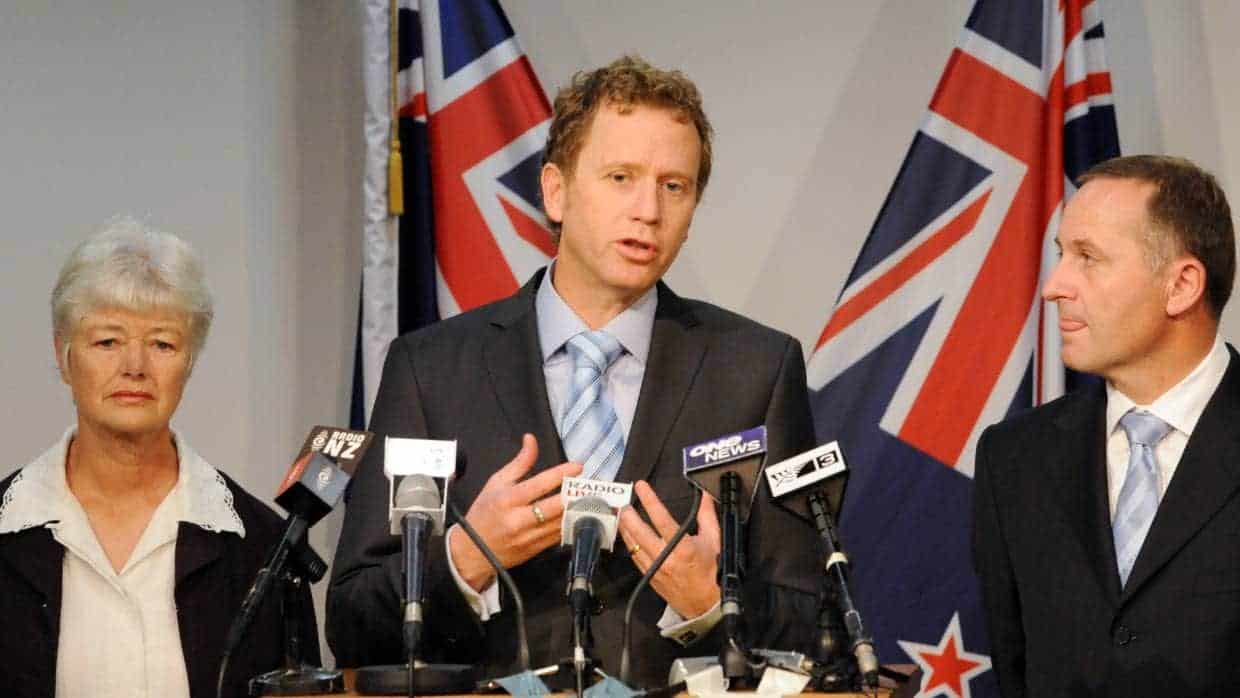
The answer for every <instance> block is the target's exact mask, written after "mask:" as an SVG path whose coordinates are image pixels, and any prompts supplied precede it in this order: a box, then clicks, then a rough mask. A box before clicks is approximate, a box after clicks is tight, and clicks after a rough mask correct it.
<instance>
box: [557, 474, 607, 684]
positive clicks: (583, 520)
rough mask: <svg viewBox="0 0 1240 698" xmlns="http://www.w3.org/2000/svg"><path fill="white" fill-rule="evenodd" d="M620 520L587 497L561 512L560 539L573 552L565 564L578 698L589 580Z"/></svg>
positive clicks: (597, 500) (586, 635)
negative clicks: (566, 567)
mask: <svg viewBox="0 0 1240 698" xmlns="http://www.w3.org/2000/svg"><path fill="white" fill-rule="evenodd" d="M618 524H619V517H618V516H617V514H616V510H615V509H613V508H612V506H611V505H610V504H608V503H607V501H606V500H605V499H603V498H602V497H598V496H586V497H581V498H580V499H574V500H573V501H571V502H570V503H569V504H568V507H567V508H565V510H564V518H563V521H562V522H561V524H560V539H561V541H563V544H564V545H571V546H572V548H573V552H572V557H570V558H569V563H568V589H567V591H566V593H567V594H568V602H569V606H570V607H571V608H572V611H573V669H574V672H575V674H576V683H577V695H581V694H582V692H583V691H584V690H585V672H586V667H587V662H588V660H587V658H586V649H587V646H588V645H589V642H590V640H589V637H590V614H591V611H592V608H591V606H592V602H593V599H594V588H593V586H592V583H591V580H592V579H593V577H594V568H595V567H597V566H598V558H599V554H600V551H601V550H602V549H603V548H606V549H608V550H611V548H612V545H613V544H614V542H615V539H616V528H617V526H618Z"/></svg>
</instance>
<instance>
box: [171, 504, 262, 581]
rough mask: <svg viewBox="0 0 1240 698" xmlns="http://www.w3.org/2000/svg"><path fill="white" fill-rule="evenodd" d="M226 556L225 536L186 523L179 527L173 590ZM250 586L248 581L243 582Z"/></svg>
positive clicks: (180, 524)
mask: <svg viewBox="0 0 1240 698" xmlns="http://www.w3.org/2000/svg"><path fill="white" fill-rule="evenodd" d="M223 556H224V536H223V535H220V534H218V533H211V532H209V531H206V530H203V529H201V528H199V527H198V526H195V525H194V524H191V523H186V522H184V521H182V522H180V523H179V524H178V525H177V543H176V551H175V561H174V562H173V577H174V582H173V588H174V589H181V588H182V586H181V583H182V582H183V581H185V579H186V578H187V577H189V576H190V575H192V574H194V573H195V572H197V571H198V570H200V569H203V568H204V567H207V566H208V565H210V564H212V563H214V562H215V561H216V560H218V559H220V558H221V557H223ZM242 583H243V584H248V583H249V581H248V580H246V581H244V582H242Z"/></svg>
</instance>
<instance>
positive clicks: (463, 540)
mask: <svg viewBox="0 0 1240 698" xmlns="http://www.w3.org/2000/svg"><path fill="white" fill-rule="evenodd" d="M537 460H538V441H537V440H536V439H535V438H534V436H533V435H532V434H525V435H524V436H523V437H522V438H521V450H520V451H517V455H516V456H514V457H513V459H512V460H510V461H508V463H507V464H505V465H504V467H502V468H500V469H499V470H497V471H495V473H494V474H493V475H491V477H490V478H489V479H487V481H486V484H485V485H483V487H482V491H481V492H479V493H478V496H477V497H476V498H475V499H474V502H473V504H471V505H470V506H469V511H467V512H466V513H465V518H466V520H468V521H469V523H470V525H472V526H473V527H474V528H475V529H476V530H477V531H478V534H479V535H480V536H481V537H482V539H483V540H484V541H486V544H487V546H489V547H490V548H491V550H492V551H494V552H495V555H496V557H498V558H499V560H500V562H501V563H502V564H503V565H504V567H505V568H509V567H515V566H516V565H519V564H521V563H523V562H525V561H526V560H528V559H530V558H532V557H534V556H535V555H537V554H538V553H541V552H542V551H544V550H546V549H547V548H549V547H551V546H552V545H558V544H559V542H560V518H561V516H562V515H563V513H564V505H563V504H562V503H561V502H560V494H559V489H560V484H561V482H562V481H563V480H564V478H565V477H571V476H574V475H578V474H580V473H581V464H579V463H561V464H559V465H557V466H555V467H554V468H548V469H547V470H545V471H543V472H541V473H539V474H537V475H535V476H533V477H531V478H529V479H527V480H522V479H521V478H523V477H525V476H526V475H527V474H528V473H529V472H530V468H533V467H534V462H535V461H537ZM548 493H550V494H548ZM539 514H541V515H542V518H541V519H540V518H539ZM448 545H449V551H450V553H451V555H452V564H453V565H454V566H455V567H456V571H457V574H459V575H460V576H461V578H462V579H463V580H465V583H466V584H468V585H469V586H470V587H472V588H473V589H474V590H475V591H482V590H483V589H485V588H486V587H487V586H488V585H489V584H490V583H491V580H492V579H494V577H495V570H493V569H492V568H491V564H490V563H489V562H487V559H486V558H485V557H484V556H483V555H482V551H481V550H479V549H478V546H476V545H474V542H473V541H472V540H470V539H469V536H466V535H463V534H460V533H457V532H455V531H454V532H453V533H452V535H451V537H450V538H449V542H448Z"/></svg>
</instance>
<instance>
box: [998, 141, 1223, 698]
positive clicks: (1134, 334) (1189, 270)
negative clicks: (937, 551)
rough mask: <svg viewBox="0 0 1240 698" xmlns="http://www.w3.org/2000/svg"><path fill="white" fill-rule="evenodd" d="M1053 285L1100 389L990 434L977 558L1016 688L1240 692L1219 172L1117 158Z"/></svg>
mask: <svg viewBox="0 0 1240 698" xmlns="http://www.w3.org/2000/svg"><path fill="white" fill-rule="evenodd" d="M1057 243H1058V245H1059V248H1060V253H1061V258H1060V261H1059V264H1058V265H1057V266H1056V267H1055V269H1054V272H1053V273H1052V274H1051V276H1050V278H1049V279H1048V280H1047V282H1046V285H1045V287H1044V289H1043V297H1044V298H1046V300H1048V301H1052V302H1054V303H1056V304H1057V306H1058V311H1059V312H1058V315H1059V318H1058V321H1059V330H1060V333H1061V335H1062V338H1063V358H1064V363H1065V364H1067V365H1068V366H1069V367H1071V368H1073V369H1076V370H1078V371H1084V372H1088V373H1093V374H1096V375H1098V376H1101V377H1102V378H1103V379H1105V385H1102V384H1098V385H1095V386H1093V387H1090V388H1085V389H1082V390H1080V391H1077V392H1074V393H1072V394H1069V395H1066V396H1064V397H1063V398H1060V399H1058V400H1055V401H1054V402H1051V403H1049V404H1047V405H1044V406H1042V407H1040V408H1038V409H1035V410H1033V411H1031V412H1028V413H1026V414H1024V415H1023V416H1020V417H1017V418H1015V419H1012V420H1009V421H1007V422H1003V423H1001V424H998V425H995V426H992V427H990V428H989V429H987V430H986V432H985V433H983V435H982V437H981V440H980V442H979V444H978V450H977V479H976V487H975V493H974V498H975V499H974V503H975V520H974V556H975V564H976V566H977V571H978V574H979V575H980V578H981V582H982V596H983V599H984V601H985V607H986V615H987V620H988V624H989V630H990V642H991V652H992V661H993V665H994V668H995V671H996V672H997V674H998V678H999V685H1000V688H1001V690H1002V693H1003V695H1004V696H1006V697H1007V698H1012V697H1015V696H1031V697H1034V696H1036V697H1038V698H1041V697H1043V696H1177V697H1180V698H1183V697H1187V696H1207V695H1209V696H1216V695H1217V696H1222V695H1228V696H1234V695H1240V661H1238V660H1240V431H1238V430H1237V424H1240V367H1238V365H1237V359H1236V353H1235V351H1234V350H1232V349H1230V348H1229V347H1227V346H1226V345H1224V344H1223V343H1222V341H1221V340H1220V339H1219V338H1218V320H1219V314H1220V312H1221V311H1222V309H1223V306H1224V305H1225V304H1226V302H1227V299H1228V296H1229V295H1230V294H1231V288H1232V280H1233V277H1234V275H1235V241H1234V235H1233V231H1232V222H1231V212H1230V209H1229V207H1228V205H1227V199H1226V197H1225V196H1224V194H1223V192H1222V190H1221V189H1220V188H1219V186H1218V184H1217V182H1216V181H1215V180H1214V178H1213V177H1212V176H1210V175H1209V174H1207V173H1205V172H1203V171H1201V170H1200V169H1198V168H1197V167H1196V166H1194V165H1193V164H1192V163H1190V162H1188V161H1186V160H1182V159H1178V158H1169V157H1160V156H1134V157H1126V158H1117V159H1115V160H1111V161H1108V162H1105V163H1102V164H1100V165H1098V166H1096V167H1095V168H1093V169H1092V170H1090V171H1089V172H1088V173H1086V174H1085V175H1084V176H1083V177H1082V187H1081V189H1080V191H1078V192H1077V193H1076V195H1075V196H1074V197H1073V198H1072V199H1071V201H1070V202H1069V203H1068V206H1067V208H1066V209H1065V211H1064V215H1063V221H1062V224H1061V225H1060V228H1059V234H1058V237H1057Z"/></svg>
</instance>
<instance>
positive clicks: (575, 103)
mask: <svg viewBox="0 0 1240 698" xmlns="http://www.w3.org/2000/svg"><path fill="white" fill-rule="evenodd" d="M605 104H610V105H613V106H616V107H619V109H620V111H621V112H627V111H629V110H630V109H631V108H633V107H635V106H647V107H659V108H663V109H670V110H672V111H674V112H676V113H678V114H679V115H680V118H681V119H683V120H684V121H685V122H686V123H690V124H692V125H693V127H694V129H696V130H697V134H698V138H699V139H700V141H701V145H702V159H701V162H700V163H699V164H698V171H697V197H698V199H699V200H700V199H701V198H702V192H703V191H705V189H706V182H707V181H708V180H709V179H710V167H711V162H712V157H711V156H712V149H711V138H712V136H713V133H714V131H713V130H712V128H711V125H710V120H709V119H707V118H706V112H705V110H703V109H702V95H701V93H700V92H698V88H697V85H694V84H693V81H692V80H690V79H689V78H688V76H686V75H685V74H684V73H682V72H680V71H679V70H662V69H660V68H656V67H654V66H652V65H650V64H649V63H647V62H646V61H645V60H643V59H642V58H641V57H640V56H621V57H620V58H617V59H616V60H614V61H612V62H611V63H610V64H608V65H605V66H603V67H602V68H596V69H595V70H591V71H584V70H583V71H580V72H578V73H576V74H575V75H573V79H572V80H571V81H569V84H568V85H566V86H565V87H563V88H561V89H560V91H559V93H558V94H556V96H555V114H554V116H552V120H551V128H550V130H549V131H548V133H547V145H546V148H544V150H543V163H544V164H546V163H552V164H554V165H556V166H557V167H559V168H560V171H561V172H563V173H564V176H565V177H570V176H572V174H573V168H574V167H576V165H577V156H578V155H579V154H580V153H581V148H582V146H583V145H584V144H585V141H586V134H588V133H589V131H590V125H591V124H592V123H593V122H594V115H595V114H597V113H598V110H599V108H600V107H601V106H603V105H605ZM551 224H552V237H553V238H554V239H555V240H556V242H558V241H559V232H560V226H559V224H558V223H556V222H555V221H551Z"/></svg>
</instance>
